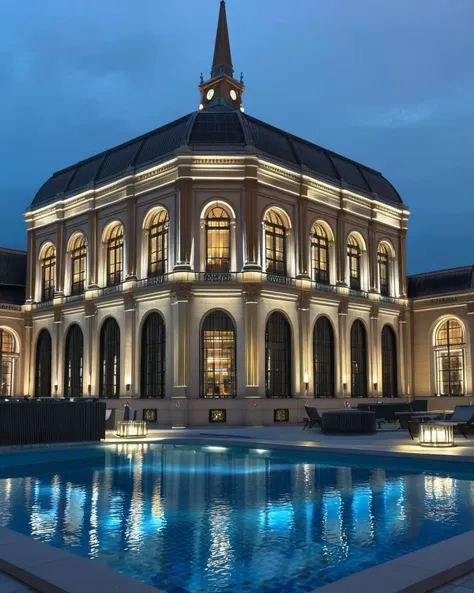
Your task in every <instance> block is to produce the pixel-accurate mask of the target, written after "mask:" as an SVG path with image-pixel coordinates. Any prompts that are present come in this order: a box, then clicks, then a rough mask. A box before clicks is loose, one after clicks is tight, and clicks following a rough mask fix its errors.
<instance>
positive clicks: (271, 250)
mask: <svg viewBox="0 0 474 593" xmlns="http://www.w3.org/2000/svg"><path fill="white" fill-rule="evenodd" d="M264 230H265V237H264V238H265V241H264V246H263V248H264V250H265V271H266V273H267V274H271V275H272V276H280V277H286V276H287V275H288V268H287V262H288V245H287V232H288V229H287V227H286V225H285V222H284V220H283V217H282V216H281V214H280V213H279V212H277V211H276V210H274V209H270V210H269V211H268V212H267V213H266V215H265V218H264ZM269 239H270V243H271V245H270V247H269V246H268V242H269ZM279 240H281V243H282V245H281V249H280V250H279V249H278V245H277V242H278V241H279ZM277 254H282V255H281V257H278V256H277Z"/></svg>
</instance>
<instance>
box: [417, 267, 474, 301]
mask: <svg viewBox="0 0 474 593" xmlns="http://www.w3.org/2000/svg"><path fill="white" fill-rule="evenodd" d="M468 290H469V291H470V290H474V266H465V267H462V268H451V269H449V270H438V271H436V272H427V273H425V274H416V275H414V276H408V297H409V298H420V297H428V296H431V295H438V294H450V293H453V292H462V291H468Z"/></svg>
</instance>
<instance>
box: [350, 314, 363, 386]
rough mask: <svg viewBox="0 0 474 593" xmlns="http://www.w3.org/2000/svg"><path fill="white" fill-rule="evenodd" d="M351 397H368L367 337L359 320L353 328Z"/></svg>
mask: <svg viewBox="0 0 474 593" xmlns="http://www.w3.org/2000/svg"><path fill="white" fill-rule="evenodd" d="M351 395H352V397H367V336H366V332H365V327H364V325H363V323H362V321H359V320H357V321H354V323H353V324H352V328H351Z"/></svg>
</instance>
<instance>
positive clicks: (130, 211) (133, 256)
mask: <svg viewBox="0 0 474 593" xmlns="http://www.w3.org/2000/svg"><path fill="white" fill-rule="evenodd" d="M125 236H126V244H127V280H136V279H137V205H136V201H135V196H130V197H129V198H127V231H126V235H125Z"/></svg>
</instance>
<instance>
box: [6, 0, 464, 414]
mask: <svg viewBox="0 0 474 593" xmlns="http://www.w3.org/2000/svg"><path fill="white" fill-rule="evenodd" d="M199 91H200V95H201V99H200V103H199V104H198V105H199V108H198V110H197V111H196V112H194V113H191V114H190V115H186V116H185V117H183V118H181V119H179V120H177V121H174V122H172V123H170V124H168V125H166V126H164V127H162V128H159V129H157V130H154V131H153V132H150V133H149V134H145V135H144V136H141V137H139V138H136V139H134V140H131V141H130V142H127V143H126V144H123V145H121V146H118V147H116V148H113V149H111V150H108V151H106V152H104V153H102V154H98V155H96V156H94V157H92V158H90V159H87V160H85V161H82V162H80V163H77V164H76V165H74V166H72V167H69V168H67V169H64V170H62V171H59V172H57V173H55V174H54V175H53V176H52V177H51V178H50V179H49V180H48V181H47V182H46V183H45V184H44V185H43V186H42V187H41V189H40V190H39V191H38V193H37V194H36V196H35V198H34V200H33V202H32V203H31V206H30V208H29V209H28V211H27V213H26V215H25V216H26V224H27V231H28V257H27V269H26V299H25V298H24V297H23V294H22V287H21V284H22V281H21V279H22V277H24V276H22V272H21V266H20V265H19V264H18V263H15V260H18V261H21V262H22V264H21V265H23V266H24V259H25V258H24V254H21V253H17V252H9V251H7V250H5V251H3V252H0V281H1V282H3V284H2V285H1V286H0V299H1V300H2V302H3V303H4V304H3V305H2V307H1V309H0V323H1V329H0V338H1V350H2V354H1V355H2V365H1V367H2V392H3V395H4V396H28V397H51V396H55V397H84V396H91V397H100V398H108V402H109V403H108V406H109V407H112V408H116V409H118V410H120V409H121V407H122V403H123V401H120V400H122V399H123V398H129V399H133V400H134V402H133V406H134V407H135V408H143V409H145V410H147V412H146V417H147V418H148V419H150V420H152V421H153V420H156V422H157V425H164V426H184V425H193V424H194V425H196V424H206V423H207V422H209V421H223V420H225V421H227V422H228V423H232V424H262V423H265V424H267V423H272V422H274V421H282V420H288V419H289V420H290V421H296V420H299V419H300V417H301V415H302V409H303V406H304V403H305V402H306V400H307V399H308V398H313V397H316V398H320V401H319V402H318V407H320V408H324V407H335V406H340V405H341V401H340V400H341V399H343V400H344V399H347V398H350V397H353V398H387V397H389V398H392V397H405V398H410V399H411V398H413V397H426V396H431V395H434V394H436V395H441V396H448V395H449V396H463V395H469V394H471V393H472V389H473V387H472V383H473V380H472V372H473V368H474V367H473V365H472V363H471V347H470V342H471V341H470V335H471V332H470V329H471V321H470V320H471V319H473V316H472V315H471V316H470V317H469V314H470V313H474V288H473V285H472V270H471V268H469V269H462V270H455V271H448V272H446V273H444V276H443V273H438V274H434V275H433V274H431V275H430V274H428V275H422V276H416V277H413V278H411V279H409V280H408V283H407V276H406V246H405V245H406V233H407V221H408V216H409V212H408V209H407V207H406V206H405V205H404V203H403V201H402V199H401V198H400V196H399V194H398V193H397V191H396V190H395V189H394V187H393V186H392V185H391V184H390V183H389V182H388V181H387V180H386V179H385V178H384V177H383V176H382V175H381V174H380V173H378V172H376V171H374V170H372V169H370V168H368V167H365V166H363V165H360V164H359V163H356V162H354V161H352V160H350V159H347V158H344V157H342V156H340V155H338V154H335V153H333V152H330V151H328V150H325V149H323V148H321V147H319V146H316V145H314V144H312V143H310V142H307V141H305V140H302V139H301V138H297V137H295V136H293V135H291V134H289V133H287V132H284V131H282V130H279V129H277V128H275V127H273V126H270V125H268V124H266V123H263V122H262V121H259V120H257V119H255V118H253V117H251V116H249V115H247V114H246V113H245V111H244V106H243V105H244V103H243V93H244V84H243V80H242V78H240V79H236V78H234V69H233V66H232V60H231V51H230V44H229V36H228V30H227V21H226V13H225V3H224V2H221V7H220V15H219V24H218V31H217V39H216V45H215V53H214V61H213V66H212V72H211V77H210V78H209V80H206V81H205V80H204V79H202V77H201V84H200V86H199ZM2 260H3V261H4V265H3V266H2ZM9 273H10V276H11V277H10V276H9V275H8V274H9ZM23 273H24V272H23ZM446 275H449V277H450V278H452V279H453V281H452V282H451V284H449V283H447V282H446V281H445V278H446V277H447V276H446ZM18 277H19V278H20V279H19V280H18ZM13 286H15V288H13ZM443 291H444V292H449V293H451V292H452V294H450V295H449V296H446V295H444V296H443V295H441V296H440V295H439V294H437V293H438V292H440V293H441V292H443ZM435 293H436V294H435ZM433 295H435V296H433ZM411 296H412V297H413V299H409V297H411ZM415 369H416V372H415ZM437 405H438V406H439V402H437Z"/></svg>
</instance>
